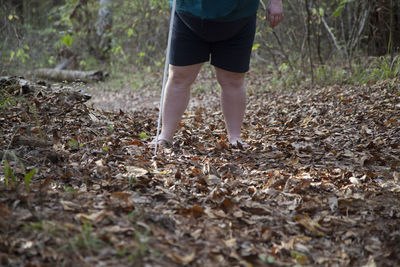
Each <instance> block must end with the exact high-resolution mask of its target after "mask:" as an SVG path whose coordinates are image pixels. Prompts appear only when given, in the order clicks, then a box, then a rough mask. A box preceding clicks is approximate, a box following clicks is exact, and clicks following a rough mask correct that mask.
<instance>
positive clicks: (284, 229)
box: [0, 77, 400, 266]
mask: <svg viewBox="0 0 400 267" xmlns="http://www.w3.org/2000/svg"><path fill="white" fill-rule="evenodd" d="M393 83H395V84H396V83H397V87H393V86H392V84H393ZM250 84H251V80H250ZM1 86H2V89H4V90H7V92H8V93H9V94H11V95H13V96H16V97H21V99H19V100H18V101H17V103H16V104H15V105H13V106H10V107H9V108H7V109H3V110H1V116H0V123H1V133H2V135H1V138H0V142H1V143H0V144H1V154H0V156H1V158H2V159H3V162H4V160H6V161H7V162H8V164H9V165H10V166H9V167H10V168H11V170H12V172H13V174H14V175H15V181H8V184H6V176H5V171H6V170H5V165H4V164H2V165H1V173H0V174H1V176H0V179H1V182H0V215H1V216H0V226H1V227H0V264H1V265H4V266H20V265H26V266H111V265H116V266H127V265H133V266H265V265H277V266H293V265H311V266H314V265H329V266H363V265H365V266H376V265H378V266H395V265H400V246H399V245H398V244H400V181H399V173H400V105H399V103H400V95H399V86H398V80H393V81H384V82H381V83H377V84H374V85H365V86H361V87H350V86H339V85H333V86H327V87H320V88H319V87H317V88H314V89H304V90H302V91H298V92H296V91H293V92H252V93H250V94H249V97H248V109H247V114H246V119H245V123H244V127H243V136H244V140H245V141H246V142H247V143H249V145H250V146H249V148H247V149H241V148H239V147H236V148H232V147H230V146H229V145H228V141H227V137H226V134H225V131H224V123H223V118H222V114H221V112H219V101H218V98H217V96H216V93H215V92H214V93H213V92H199V93H197V94H196V95H195V96H194V100H193V101H192V103H194V104H192V105H190V107H189V109H188V111H187V112H186V113H185V115H184V117H183V120H182V123H181V124H180V129H179V131H178V133H177V136H176V138H175V140H174V141H175V142H174V145H173V146H172V147H169V148H161V149H160V151H159V154H158V155H157V156H156V157H154V155H153V152H154V150H153V148H152V147H149V146H148V145H147V142H148V140H147V137H149V136H152V135H153V134H154V133H155V129H156V121H157V116H158V109H157V108H156V107H155V108H153V107H148V106H149V105H147V106H145V107H144V106H143V107H144V108H140V107H141V106H140V105H141V104H143V100H140V99H139V100H136V102H135V103H132V105H136V106H137V107H139V108H138V110H136V111H122V110H120V111H102V110H98V109H94V108H92V107H91V106H90V105H88V104H86V103H87V101H88V100H89V98H90V96H88V95H86V94H84V93H82V92H80V91H79V90H77V89H76V88H72V87H69V86H67V85H64V84H53V85H51V84H47V83H45V82H38V83H34V82H30V81H26V80H23V79H20V78H15V77H14V78H2V79H1ZM22 97H23V98H22ZM22 99H24V100H22ZM144 136H145V137H146V138H144ZM10 155H15V157H14V156H10ZM16 159H18V161H17V160H16ZM22 167H23V168H22ZM34 168H37V169H38V170H37V172H36V173H35V174H34V175H33V177H31V180H30V181H29V184H28V185H26V184H25V183H24V172H23V169H26V170H25V171H26V172H28V171H30V170H32V169H34ZM27 187H29V190H27Z"/></svg>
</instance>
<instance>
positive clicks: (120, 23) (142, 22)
mask: <svg viewBox="0 0 400 267" xmlns="http://www.w3.org/2000/svg"><path fill="white" fill-rule="evenodd" d="M266 1H267V0H262V1H261V5H260V6H261V7H260V9H259V14H258V16H259V21H258V28H257V34H256V41H255V44H254V47H253V60H252V64H253V68H254V69H258V70H260V71H268V72H273V73H274V74H276V75H274V76H276V77H277V79H281V82H282V85H284V86H296V85H297V84H298V83H299V82H301V81H304V80H310V81H311V82H313V83H321V82H322V83H329V82H333V80H338V81H342V82H343V81H344V82H345V81H349V82H350V81H351V79H354V77H357V75H361V74H360V71H361V70H365V66H364V65H365V64H367V65H368V66H371V68H369V70H370V72H369V74H371V75H372V76H373V75H375V76H376V75H378V74H379V73H378V71H377V68H383V67H386V68H388V69H389V70H388V71H390V75H395V74H396V67H397V66H398V64H399V63H400V60H399V56H398V54H399V51H400V3H399V1H397V0H368V1H364V0H334V1H328V0H291V1H284V10H285V19H284V22H283V23H282V25H280V26H279V27H278V28H276V29H275V30H272V29H270V28H269V27H268V25H267V23H266V22H265V21H264V13H265V11H264V9H265V6H266V4H267V2H266ZM0 20H1V21H0V38H1V39H2V40H4V41H3V42H2V43H1V44H0V53H1V54H0V57H1V63H0V75H10V74H14V75H15V74H23V73H26V71H27V70H33V69H35V68H40V67H47V68H59V69H75V70H92V69H106V70H108V71H109V72H110V73H111V74H116V73H129V72H132V71H135V70H141V69H143V68H146V69H149V68H150V69H151V70H152V71H159V70H160V69H161V68H162V66H163V63H164V60H165V49H166V42H167V34H168V20H169V3H168V1H167V0H146V1H143V0H130V1H123V0H52V1H50V0H31V1H23V0H0ZM377 64H378V65H377ZM382 64H384V66H382ZM366 74H368V73H365V71H364V72H363V73H362V75H366ZM390 75H389V76H390ZM372 76H371V78H370V79H375V78H380V77H372ZM363 77H364V76H363ZM359 78H360V80H362V79H361V78H362V77H359Z"/></svg>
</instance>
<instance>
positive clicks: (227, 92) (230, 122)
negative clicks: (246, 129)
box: [215, 67, 246, 144]
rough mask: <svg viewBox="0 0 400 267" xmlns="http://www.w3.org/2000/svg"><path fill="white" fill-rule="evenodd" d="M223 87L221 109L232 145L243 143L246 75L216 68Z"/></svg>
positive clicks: (219, 81)
mask: <svg viewBox="0 0 400 267" xmlns="http://www.w3.org/2000/svg"><path fill="white" fill-rule="evenodd" d="M215 71H216V75H217V80H218V83H219V84H220V85H221V89H222V90H221V108H222V113H223V115H224V118H225V125H226V129H227V132H228V139H229V142H230V143H231V144H236V143H237V142H240V143H242V140H241V139H240V130H241V128H242V123H243V117H244V114H245V110H246V87H245V73H235V72H230V71H226V70H223V69H220V68H217V67H215Z"/></svg>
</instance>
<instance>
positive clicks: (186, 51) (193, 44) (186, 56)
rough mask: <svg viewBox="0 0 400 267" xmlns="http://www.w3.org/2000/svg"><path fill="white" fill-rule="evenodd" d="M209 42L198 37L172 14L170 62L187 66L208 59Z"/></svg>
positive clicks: (176, 15)
mask: <svg viewBox="0 0 400 267" xmlns="http://www.w3.org/2000/svg"><path fill="white" fill-rule="evenodd" d="M210 49H211V47H210V44H209V43H208V42H206V41H204V40H202V39H201V38H199V37H198V36H197V35H196V34H195V33H194V32H193V31H192V30H191V29H190V28H189V27H188V26H187V25H186V24H185V23H184V22H183V21H182V19H181V18H180V17H179V15H178V14H175V16H174V24H173V29H172V36H171V51H170V64H171V65H174V66H188V65H194V64H198V63H203V62H206V61H209V58H210Z"/></svg>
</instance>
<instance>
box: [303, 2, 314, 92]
mask: <svg viewBox="0 0 400 267" xmlns="http://www.w3.org/2000/svg"><path fill="white" fill-rule="evenodd" d="M305 6H306V11H307V44H308V56H309V59H310V72H311V86H314V64H313V57H312V47H311V11H310V8H309V5H308V0H305Z"/></svg>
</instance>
